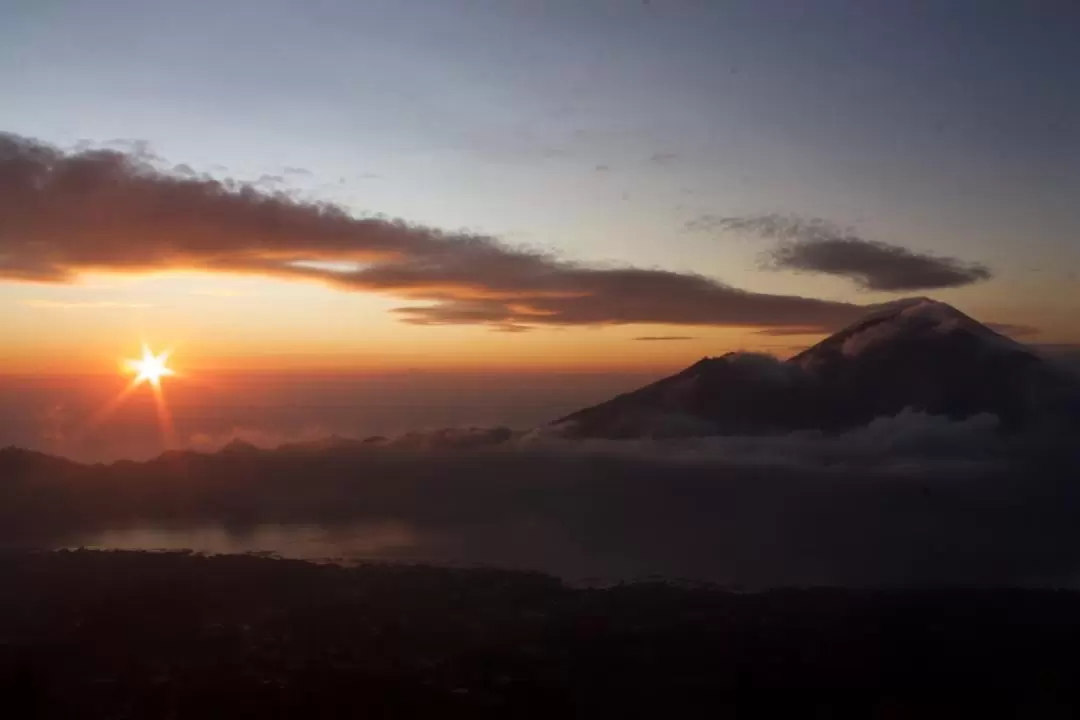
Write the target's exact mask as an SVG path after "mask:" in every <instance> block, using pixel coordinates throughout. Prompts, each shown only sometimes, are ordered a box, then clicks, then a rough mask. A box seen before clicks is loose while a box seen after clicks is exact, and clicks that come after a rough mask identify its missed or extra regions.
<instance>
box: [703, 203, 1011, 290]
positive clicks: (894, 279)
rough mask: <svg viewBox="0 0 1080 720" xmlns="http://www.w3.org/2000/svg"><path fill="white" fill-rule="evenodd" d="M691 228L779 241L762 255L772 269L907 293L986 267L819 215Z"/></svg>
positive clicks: (974, 275)
mask: <svg viewBox="0 0 1080 720" xmlns="http://www.w3.org/2000/svg"><path fill="white" fill-rule="evenodd" d="M687 227H688V229H691V230H702V229H717V230H728V231H735V232H744V233H751V234H755V235H759V236H761V237H764V238H768V239H772V240H779V241H780V243H779V244H778V245H777V246H776V247H775V248H774V249H772V250H770V251H769V252H767V253H766V254H765V263H764V266H765V267H766V268H768V269H772V270H795V271H798V272H809V273H820V274H823V275H835V276H838V277H843V278H847V279H849V280H852V281H853V282H854V283H855V284H856V285H858V286H859V287H860V288H862V289H864V290H877V291H882V292H907V291H916V290H936V289H944V288H955V287H963V286H964V285H971V284H973V283H977V282H981V281H983V280H988V279H990V277H991V276H992V273H991V272H990V269H989V268H987V267H986V266H984V265H980V264H978V263H968V262H964V261H962V260H958V259H957V258H952V257H940V256H937V255H930V254H926V253H917V252H914V251H912V250H908V249H907V248H903V247H899V246H896V245H889V244H886V243H882V242H877V241H873V240H867V239H865V238H862V237H860V236H859V235H857V234H855V233H854V231H852V230H849V229H845V228H841V227H839V226H837V225H834V224H832V223H830V222H828V221H825V220H821V219H816V218H815V219H810V220H804V219H801V218H797V217H793V216H787V215H776V214H768V215H748V216H738V217H711V216H710V217H708V218H699V219H698V220H696V221H693V222H691V223H689V224H688V225H687Z"/></svg>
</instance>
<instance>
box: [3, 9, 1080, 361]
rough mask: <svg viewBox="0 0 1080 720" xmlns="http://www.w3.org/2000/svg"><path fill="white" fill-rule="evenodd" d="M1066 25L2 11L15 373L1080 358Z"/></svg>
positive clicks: (1006, 17) (921, 12)
mask: <svg viewBox="0 0 1080 720" xmlns="http://www.w3.org/2000/svg"><path fill="white" fill-rule="evenodd" d="M1078 34H1080V9H1078V7H1077V5H1076V4H1075V3H1073V2H1069V1H1067V0H1062V1H1061V2H1053V1H1051V0H1045V1H1040V2H1032V3H1013V2H989V1H981V2H975V1H970V2H964V1H957V2H948V3H945V2H941V3H895V2H878V1H862V2H854V1H852V2H840V1H838V0H823V1H822V2H814V3H795V2H787V1H783V2H781V1H779V0H777V1H770V0H755V1H753V2H749V1H745V2H735V1H732V2H719V1H718V2H706V1H705V0H645V1H641V0H590V1H589V2H581V1H580V0H550V1H545V2H538V1H534V0H405V1H403V0H367V1H365V2H345V1H344V0H310V1H307V2H288V1H285V0H258V1H257V2H256V0H228V1H220V0H216V1H214V2H209V1H202V0H192V1H191V2H185V3H178V2H175V1H174V2H158V1H156V0H101V1H100V2H95V3H85V2H77V1H76V0H34V1H33V2H30V1H29V0H2V1H0V87H2V88H3V89H4V101H3V102H2V103H0V132H3V133H7V135H6V136H5V137H4V139H3V141H2V142H0V189H2V190H3V192H2V193H0V334H2V336H3V337H4V338H5V346H6V348H5V352H4V353H3V356H2V357H0V373H4V374H7V375H11V376H14V375H20V376H23V375H27V374H29V375H48V374H69V375H70V374H82V373H114V374H115V371H116V368H117V365H118V361H119V358H122V357H125V356H132V355H137V354H138V352H139V348H140V346H141V344H142V343H147V344H149V345H151V346H152V347H154V348H156V349H163V348H170V349H171V350H172V353H173V354H172V362H173V363H174V365H175V366H176V367H177V368H178V369H180V370H187V371H188V374H189V375H191V376H193V377H195V376H197V375H198V374H199V373H200V372H202V373H207V372H225V371H228V372H244V371H259V372H264V371H267V372H269V371H277V372H301V373H304V372H336V373H342V372H349V373H385V372H399V371H417V370H420V371H454V372H456V371H461V372H477V371H490V372H522V373H525V372H528V373H536V372H551V373H576V372H585V371H587V372H625V373H640V372H656V373H659V372H661V371H671V370H675V369H678V368H679V367H682V366H684V365H687V364H689V363H690V362H693V361H694V360H696V359H698V358H700V357H702V356H706V355H719V354H722V353H724V352H728V351H732V350H740V349H742V350H754V351H761V352H770V353H775V354H779V355H789V354H791V353H792V352H794V351H796V350H798V349H801V348H802V347H804V346H806V345H808V344H810V343H812V342H814V341H815V340H816V339H817V338H820V337H821V336H823V335H824V334H826V333H828V332H829V331H832V330H835V329H838V328H839V327H841V326H843V325H845V324H847V323H849V322H851V321H852V320H854V319H855V318H857V317H858V316H859V314H860V313H861V312H864V309H863V306H866V305H871V304H874V303H880V302H883V301H887V300H891V299H896V298H898V297H904V296H910V295H929V296H932V297H935V298H937V299H940V300H944V301H947V302H950V303H953V304H955V305H957V306H958V307H960V308H961V309H963V310H965V311H966V312H968V313H969V314H971V315H973V316H975V317H977V318H978V319H980V320H984V321H987V322H992V323H996V324H998V325H999V326H1001V327H1002V329H1004V330H1006V331H1008V332H1009V333H1010V334H1013V335H1014V336H1017V337H1019V338H1020V339H1022V340H1025V341H1029V342H1034V343H1043V344H1052V345H1057V346H1068V345H1071V344H1075V343H1080V320H1077V318H1078V317H1080V293H1076V292H1075V290H1074V288H1075V285H1076V280H1077V271H1078V270H1080V243H1078V242H1077V238H1076V235H1075V234H1076V228H1077V226H1078V225H1080V204H1078V203H1076V202H1075V198H1076V197H1078V196H1080V44H1078V43H1076V42H1075V38H1076V37H1077V36H1078Z"/></svg>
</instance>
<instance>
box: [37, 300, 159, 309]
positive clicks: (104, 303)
mask: <svg viewBox="0 0 1080 720" xmlns="http://www.w3.org/2000/svg"><path fill="white" fill-rule="evenodd" d="M20 304H21V305H25V306H27V307H35V308H50V309H53V310H92V309H96V308H104V309H134V308H148V307H153V305H151V304H149V303H131V302H113V301H111V300H91V301H85V302H83V301H72V302H64V301H57V300H36V299H29V300H21V301H20Z"/></svg>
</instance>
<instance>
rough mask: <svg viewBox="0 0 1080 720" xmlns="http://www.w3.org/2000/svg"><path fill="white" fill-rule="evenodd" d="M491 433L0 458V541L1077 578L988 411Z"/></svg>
mask: <svg viewBox="0 0 1080 720" xmlns="http://www.w3.org/2000/svg"><path fill="white" fill-rule="evenodd" d="M511 435H512V434H511V433H510V432H509V431H507V430H505V429H494V430H476V429H472V430H459V431H442V432H438V433H427V434H414V435H411V436H405V437H403V438H401V439H398V440H395V441H388V442H380V443H368V444H345V443H336V444H335V443H332V444H329V445H328V444H319V443H316V444H311V445H298V446H291V447H285V448H282V449H280V450H276V451H260V450H257V449H254V448H251V447H247V446H232V447H230V448H227V449H225V450H224V451H223V452H221V453H219V454H214V455H206V454H193V453H170V454H167V455H164V456H162V457H161V458H158V459H156V460H153V461H150V462H147V463H131V462H119V463H116V464H113V465H109V466H106V465H74V464H70V463H67V462H65V461H62V460H59V459H56V458H48V457H47V456H41V455H36V454H33V453H27V452H25V451H18V450H11V449H9V450H0V477H3V478H4V479H5V480H7V482H4V483H0V500H2V502H0V521H2V522H0V540H4V541H10V540H18V539H19V535H20V533H28V534H29V535H30V536H31V537H37V538H39V539H42V538H44V541H48V539H49V538H57V539H58V540H59V541H60V542H65V540H62V538H73V539H74V540H67V541H66V542H72V541H74V542H79V541H78V540H77V539H76V538H82V537H86V535H85V533H87V532H93V531H94V530H97V529H105V530H107V529H115V528H139V527H147V526H150V527H154V526H159V525H166V526H168V527H185V526H188V527H207V526H216V527H222V526H223V527H225V528H229V529H230V532H234V533H236V534H237V536H238V537H245V536H247V535H248V534H250V533H253V532H256V531H257V530H258V528H260V527H263V526H265V525H266V524H279V523H283V524H288V525H294V526H309V525H311V524H318V525H322V526H323V527H326V528H331V529H332V528H343V529H347V528H352V527H359V528H361V529H362V528H364V527H371V526H376V527H382V526H386V525H388V524H392V525H394V526H396V527H402V528H407V529H408V531H409V532H408V535H409V537H410V538H412V541H411V544H410V546H409V547H408V548H406V549H404V550H403V551H402V552H403V553H404V554H402V555H396V556H395V557H397V558H398V559H403V560H407V561H426V562H450V563H455V564H459V563H465V564H475V563H481V564H494V565H500V566H505V567H517V568H532V569H540V570H545V571H548V572H554V573H557V574H560V575H563V576H564V577H568V578H571V579H575V578H583V577H586V576H593V577H601V578H605V579H626V578H629V577H634V576H640V575H644V574H648V573H652V572H657V573H662V574H664V575H665V576H668V577H687V578H695V579H707V580H714V581H718V582H723V583H726V584H734V585H740V586H743V587H751V588H752V587H767V586H775V585H803V584H840V585H891V584H911V583H950V584H955V583H969V582H970V583H984V584H990V585H997V584H1012V583H1029V582H1030V583H1048V584H1060V583H1066V582H1073V583H1074V582H1075V578H1076V577H1077V574H1076V573H1077V570H1078V569H1080V550H1078V548H1080V529H1078V526H1077V524H1076V522H1075V517H1076V513H1077V511H1078V510H1080V489H1078V488H1077V485H1076V483H1075V473H1076V470H1077V468H1078V467H1080V465H1078V464H1077V462H1078V458H1077V456H1076V452H1075V449H1073V448H1072V447H1071V444H1070V443H1068V442H1066V443H1064V444H1061V445H1057V446H1054V445H1052V444H1046V445H1040V442H1041V440H1040V439H1039V438H1034V437H1033V438H1025V439H1019V438H1013V440H1012V441H1010V442H1002V438H1001V436H999V435H998V434H997V432H996V429H995V420H994V418H992V417H989V416H984V417H977V418H971V419H969V420H967V421H963V422H953V421H950V420H948V419H946V418H940V417H930V416H926V415H920V414H917V413H905V414H902V415H900V416H898V417H895V418H883V419H881V420H879V421H875V422H874V423H871V424H869V425H868V426H865V427H863V428H859V429H857V430H854V431H852V432H850V433H846V434H844V435H840V436H832V437H830V436H825V435H821V434H816V433H795V434H791V435H787V436H778V437H744V438H738V437H728V438H707V439H700V440H693V441H686V442H676V441H597V442H582V443H571V442H565V441H560V440H558V439H557V438H547V437H532V438H519V439H516V440H515V439H512V438H511ZM1055 447H1056V448H1057V449H1056V450H1055V449H1054V448H1055ZM1055 453H1057V454H1055ZM336 535H338V536H342V537H345V536H347V535H348V533H347V532H346V533H336ZM353 549H355V548H353ZM340 550H341V551H342V552H348V551H349V550H350V548H349V547H347V546H346V547H342V548H340Z"/></svg>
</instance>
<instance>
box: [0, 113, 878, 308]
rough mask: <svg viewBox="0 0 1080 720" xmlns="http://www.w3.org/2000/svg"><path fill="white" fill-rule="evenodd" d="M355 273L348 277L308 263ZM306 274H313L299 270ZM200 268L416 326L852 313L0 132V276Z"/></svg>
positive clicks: (144, 156) (138, 153) (132, 155)
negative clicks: (315, 292)
mask: <svg viewBox="0 0 1080 720" xmlns="http://www.w3.org/2000/svg"><path fill="white" fill-rule="evenodd" d="M313 262H315V263H337V264H343V263H353V264H355V269H354V270H352V271H349V272H337V271H328V270H326V269H325V267H320V266H318V265H312V264H311V263H313ZM302 263H307V264H302ZM170 268H198V269H200V270H203V271H209V272H229V273H245V274H253V275H264V276H273V277H280V278H286V279H296V280H310V281H317V282H322V283H325V284H328V285H331V286H333V287H336V288H339V289H342V290H347V291H358V292H378V293H385V294H390V295H394V296H397V297H401V298H404V299H406V300H408V301H410V303H411V304H410V305H407V306H405V307H401V308H398V309H397V313H398V315H399V317H400V318H401V319H402V320H404V321H405V322H409V323H414V324H465V325H487V326H491V327H494V328H497V329H504V330H505V329H508V328H512V329H513V330H521V329H527V328H530V327H537V326H567V325H604V324H632V323H651V324H673V325H721V326H740V327H760V328H770V327H781V328H782V327H790V326H799V327H815V328H820V329H821V330H829V329H834V328H837V327H839V326H842V325H845V324H847V323H849V322H851V321H852V320H854V319H855V318H857V317H858V316H859V315H860V314H861V313H862V312H863V308H861V307H860V306H857V305H852V304H847V303H840V302H831V301H824V300H816V299H812V298H804V297H798V296H788V295H770V294H764V293H753V292H747V291H743V290H739V289H737V288H733V287H730V286H728V285H725V284H724V283H722V282H720V281H718V280H715V279H712V278H708V277H705V276H702V275H696V274H691V273H679V272H672V271H667V270H660V269H644V268H636V267H618V266H615V267H613V266H594V265H586V264H582V263H578V262H574V261H571V260H565V259H563V258H560V257H557V256H556V255H554V254H553V253H550V252H545V251H543V250H538V249H535V248H527V247H515V246H510V245H507V244H505V243H503V242H500V241H499V240H497V239H495V238H492V237H487V236H482V235H475V234H468V233H449V232H444V231H441V230H437V229H433V228H429V227H424V226H421V225H415V224H411V223H407V222H405V221H402V220H391V219H387V218H383V217H364V218H358V217H354V216H352V215H350V214H349V213H348V212H346V211H345V210H344V209H343V208H341V207H339V206H336V205H333V204H329V203H314V202H305V201H303V200H301V199H299V198H298V197H296V196H295V195H290V194H288V193H284V192H280V191H277V190H274V189H273V188H267V187H261V186H258V185H243V184H239V183H236V182H233V181H229V180H226V181H218V180H214V179H211V178H208V177H205V176H200V177H191V176H190V175H189V174H187V173H183V172H177V171H175V169H173V170H164V169H162V165H161V161H160V159H159V158H156V157H154V156H153V155H151V154H149V152H148V151H147V150H146V148H144V147H141V146H140V147H136V149H135V150H134V151H131V152H123V151H117V150H93V149H82V150H76V151H73V152H64V151H61V150H58V149H56V148H54V147H51V146H48V145H45V144H42V143H40V142H37V141H34V140H30V139H26V138H22V137H18V136H14V135H0V278H3V279H9V280H21V281H32V282H41V283H70V282H73V281H74V280H75V279H76V278H77V277H78V275H79V274H80V273H83V272H89V271H95V270H112V271H127V272H142V271H150V270H161V269H170Z"/></svg>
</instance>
